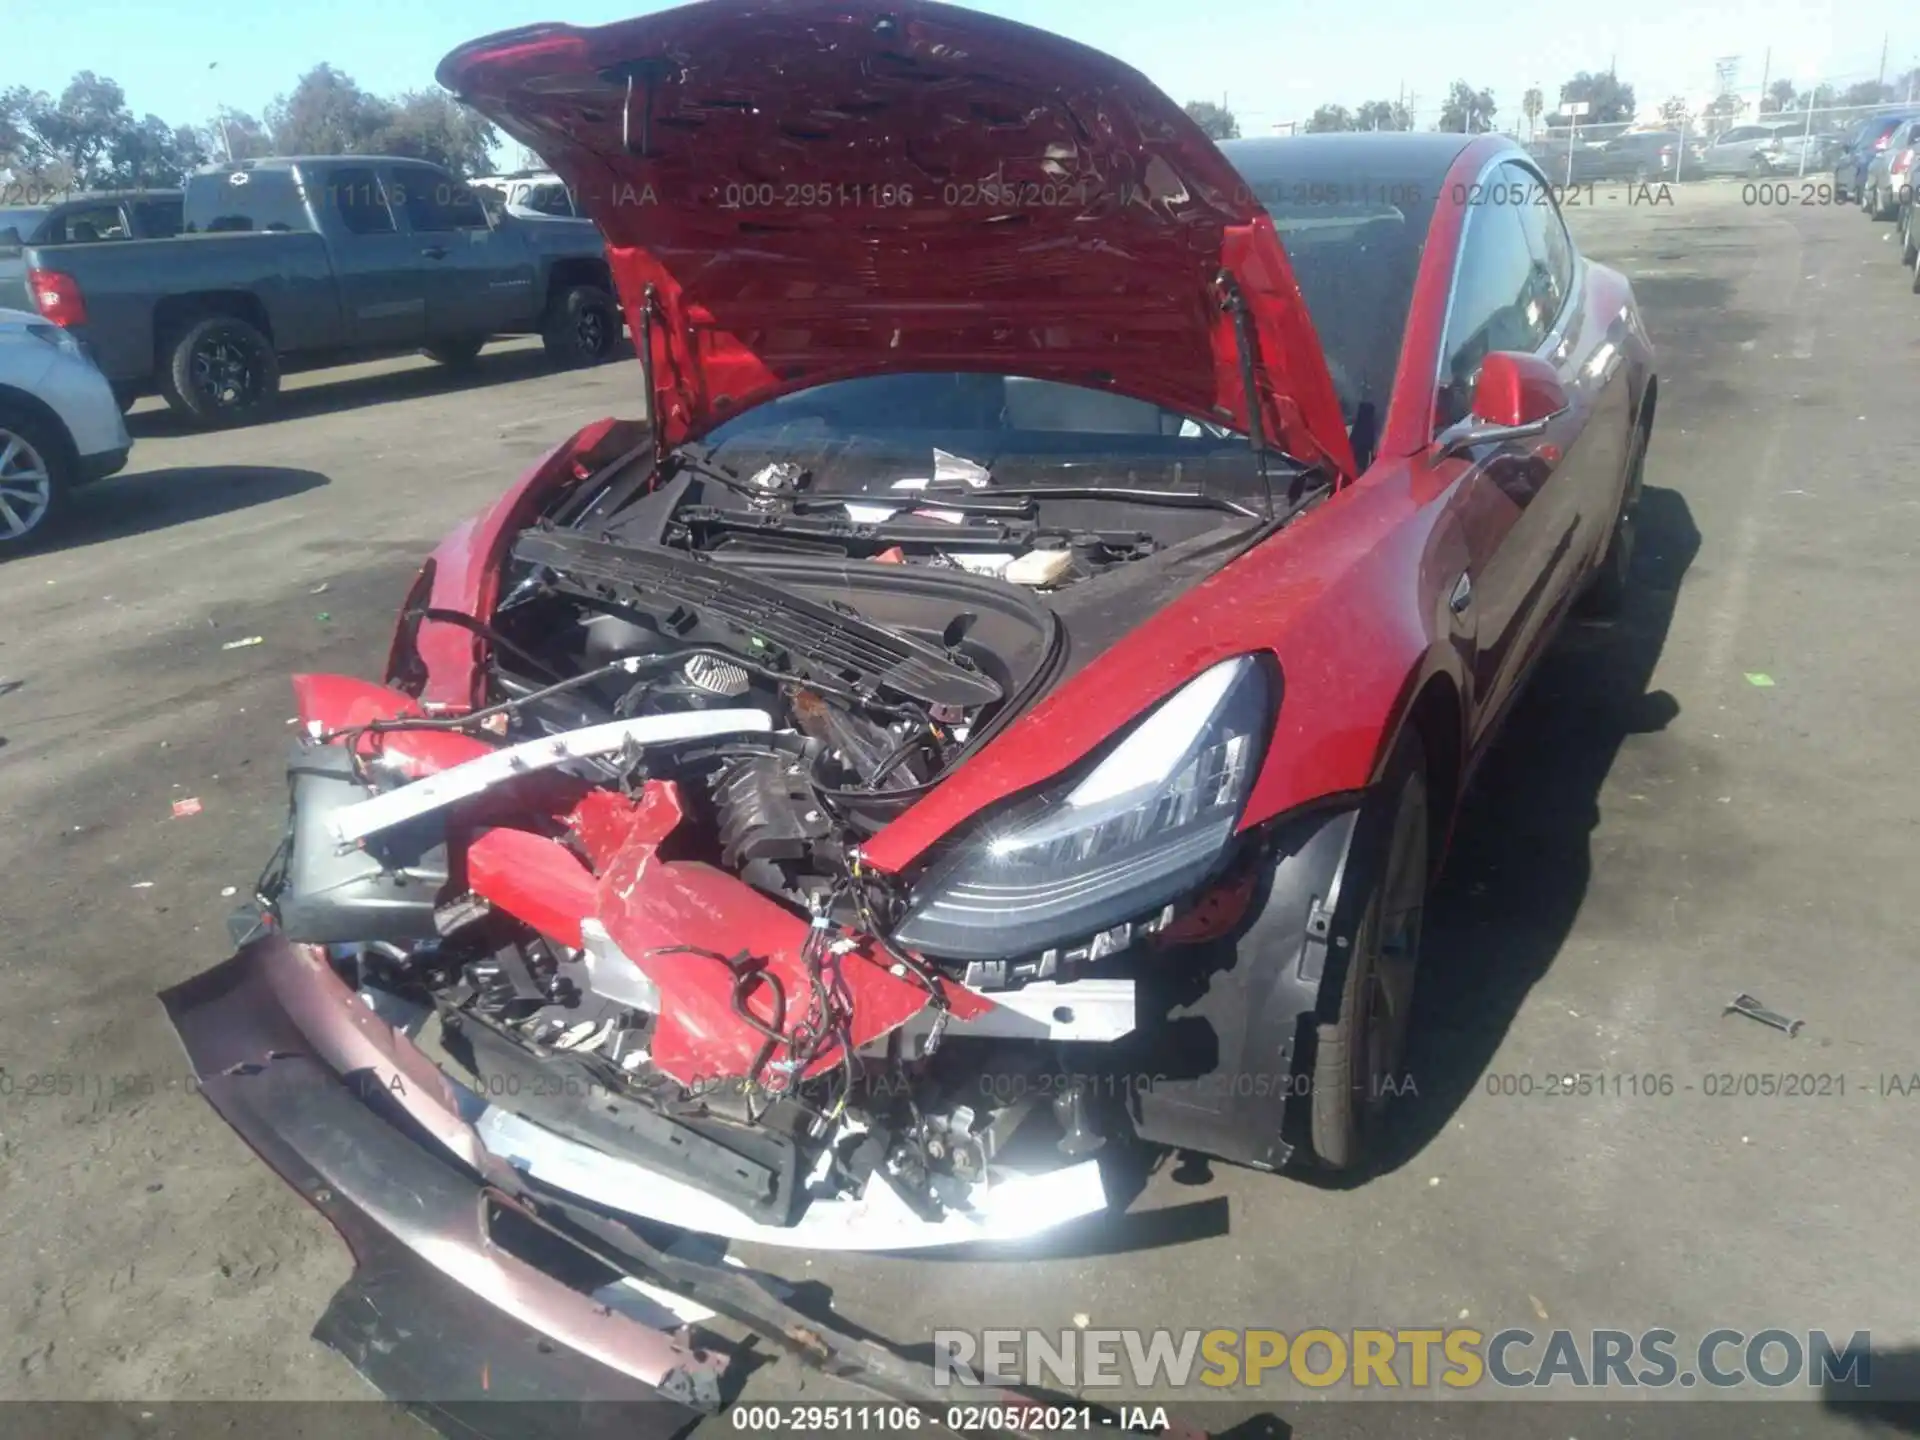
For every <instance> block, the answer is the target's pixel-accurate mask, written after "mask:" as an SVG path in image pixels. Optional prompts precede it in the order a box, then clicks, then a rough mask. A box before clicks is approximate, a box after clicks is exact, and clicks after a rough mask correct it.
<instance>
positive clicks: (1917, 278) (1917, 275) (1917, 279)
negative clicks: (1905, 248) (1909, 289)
mask: <svg viewBox="0 0 1920 1440" xmlns="http://www.w3.org/2000/svg"><path fill="white" fill-rule="evenodd" d="M1913 293H1914V294H1916V295H1920V257H1916V258H1915V260H1914V262H1913Z"/></svg>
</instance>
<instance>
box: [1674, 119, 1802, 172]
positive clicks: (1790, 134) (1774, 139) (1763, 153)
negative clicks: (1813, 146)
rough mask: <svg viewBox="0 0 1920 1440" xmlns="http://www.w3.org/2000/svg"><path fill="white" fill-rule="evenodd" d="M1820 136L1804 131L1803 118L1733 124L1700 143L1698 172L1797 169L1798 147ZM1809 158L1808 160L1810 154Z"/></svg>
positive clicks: (1784, 170) (1798, 159)
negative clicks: (1706, 141)
mask: <svg viewBox="0 0 1920 1440" xmlns="http://www.w3.org/2000/svg"><path fill="white" fill-rule="evenodd" d="M1819 138H1820V137H1819V136H1817V135H1816V136H1812V137H1809V136H1808V135H1807V133H1806V122H1805V121H1796V120H1777V121H1773V122H1770V123H1760V124H1753V125H1736V126H1734V127H1733V128H1732V129H1731V130H1728V131H1727V132H1725V133H1724V134H1722V135H1720V136H1717V137H1716V138H1715V139H1713V140H1711V141H1709V142H1708V143H1707V144H1706V145H1704V146H1702V147H1701V150H1700V171H1699V173H1701V174H1703V175H1750V176H1761V175H1783V174H1794V173H1798V171H1799V170H1800V168H1801V167H1800V154H1801V151H1802V150H1803V149H1805V148H1806V147H1807V146H1808V144H1809V143H1810V141H1811V140H1813V139H1819ZM1809 159H1810V161H1811V156H1810V157H1809ZM1821 168H1823V169H1824V168H1825V167H1824V166H1822V167H1821Z"/></svg>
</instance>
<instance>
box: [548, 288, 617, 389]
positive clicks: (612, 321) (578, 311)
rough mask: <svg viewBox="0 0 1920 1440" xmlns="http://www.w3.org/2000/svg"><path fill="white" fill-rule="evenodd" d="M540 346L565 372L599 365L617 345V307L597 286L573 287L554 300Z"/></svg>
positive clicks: (611, 298) (610, 297)
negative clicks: (545, 348) (585, 366)
mask: <svg viewBox="0 0 1920 1440" xmlns="http://www.w3.org/2000/svg"><path fill="white" fill-rule="evenodd" d="M540 342H541V343H542V344H543V345H545V346H546V347H547V356H548V358H549V359H551V360H552V361H553V363H554V364H556V365H559V366H561V367H562V368H564V369H574V368H577V367H580V366H584V365H598V364H600V363H601V362H602V361H603V360H606V359H608V358H609V357H610V356H611V355H612V354H613V349H614V346H616V345H618V344H619V343H620V306H619V305H618V304H617V303H615V301H614V298H613V296H611V295H609V294H608V293H607V292H606V291H604V290H602V289H601V288H600V287H599V286H597V285H572V286H569V287H568V288H567V289H565V290H562V291H561V292H560V293H559V294H558V295H555V296H554V297H553V303H552V305H550V306H549V307H548V309H547V323H546V325H545V326H544V327H543V328H542V329H541V332H540Z"/></svg>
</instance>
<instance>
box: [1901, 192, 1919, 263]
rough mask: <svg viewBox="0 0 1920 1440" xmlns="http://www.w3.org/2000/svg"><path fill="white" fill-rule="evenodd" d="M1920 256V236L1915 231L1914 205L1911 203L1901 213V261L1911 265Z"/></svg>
mask: <svg viewBox="0 0 1920 1440" xmlns="http://www.w3.org/2000/svg"><path fill="white" fill-rule="evenodd" d="M1916 258H1920V236H1916V235H1915V234H1914V233H1913V206H1911V205H1909V206H1907V208H1906V209H1905V210H1903V211H1902V212H1901V214H1900V263H1901V264H1902V265H1908V266H1911V265H1912V264H1913V262H1914V260H1915V259H1916Z"/></svg>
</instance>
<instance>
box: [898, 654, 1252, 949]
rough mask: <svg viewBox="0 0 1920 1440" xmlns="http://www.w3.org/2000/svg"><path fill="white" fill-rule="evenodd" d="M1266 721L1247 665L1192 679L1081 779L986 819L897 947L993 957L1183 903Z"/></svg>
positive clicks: (1248, 659)
mask: <svg viewBox="0 0 1920 1440" xmlns="http://www.w3.org/2000/svg"><path fill="white" fill-rule="evenodd" d="M1272 709H1273V707H1272V697H1271V695H1270V694H1269V687H1268V682H1267V673H1266V670H1265V668H1264V667H1263V666H1262V665H1261V663H1260V662H1259V661H1258V660H1257V659H1255V658H1254V657H1253V656H1251V655H1242V656H1239V657H1237V658H1235V659H1232V660H1228V661H1224V662H1222V663H1221V664H1219V665H1216V666H1214V667H1213V668H1212V669H1211V670H1208V671H1206V672H1205V673H1204V674H1202V675H1200V676H1198V677H1197V678H1195V679H1194V680H1192V681H1189V682H1188V683H1187V684H1186V685H1185V686H1184V687H1182V688H1181V689H1179V690H1177V691H1175V692H1174V693H1173V694H1172V695H1171V696H1169V697H1168V698H1167V699H1166V700H1164V701H1162V702H1161V703H1160V705H1159V706H1158V707H1157V708H1156V709H1154V710H1152V711H1151V712H1149V713H1148V714H1147V716H1146V717H1145V718H1144V719H1142V720H1141V721H1140V722H1139V723H1138V724H1136V725H1135V726H1134V727H1133V729H1132V730H1130V731H1129V732H1128V733H1127V735H1126V737H1125V738H1124V739H1123V740H1121V742H1120V743H1119V744H1118V745H1117V746H1115V747H1114V749H1113V750H1112V751H1111V752H1110V753H1109V754H1108V755H1107V757H1106V758H1105V759H1104V760H1102V761H1101V762H1100V763H1099V764H1097V765H1096V766H1095V767H1094V768H1093V769H1092V770H1091V771H1090V772H1088V773H1087V774H1086V776H1085V777H1084V778H1081V779H1079V780H1078V781H1076V782H1072V783H1070V784H1067V785H1064V786H1061V787H1059V788H1056V789H1053V790H1051V791H1048V792H1046V793H1044V794H1042V795H1040V796H1038V797H1036V798H1034V799H1032V800H1029V801H1027V802H1025V803H1023V804H1021V805H1020V806H1018V807H1016V808H1015V809H1014V810H1013V811H1012V812H1011V813H1009V814H1007V815H1004V816H1002V817H999V818H997V819H995V820H990V821H988V822H987V823H985V824H983V825H982V826H981V827H980V828H979V830H978V831H977V833H976V834H974V835H973V836H971V837H969V838H968V839H967V840H965V841H964V842H962V844H961V845H960V846H959V848H958V849H957V850H956V851H955V852H954V853H953V854H951V855H949V856H948V857H947V858H946V859H945V860H943V861H941V862H939V863H938V864H937V865H936V866H935V867H934V868H933V869H932V870H931V871H930V872H929V873H928V875H927V876H926V878H925V879H924V880H923V881H922V882H921V883H920V884H919V885H918V886H916V887H915V889H914V894H913V903H912V906H911V908H910V909H909V910H908V912H907V917H906V919H905V921H904V922H903V923H902V924H901V926H900V928H899V929H898V930H897V931H896V932H895V934H894V939H895V940H897V941H898V942H899V943H900V944H902V945H906V946H909V947H911V948H913V949H915V950H920V951H923V952H924V953H926V954H928V955H938V956H944V957H951V958H953V959H956V960H994V959H1004V958H1007V957H1010V956H1014V955H1022V954H1028V953H1031V952H1033V951H1037V950H1044V949H1046V948H1048V947H1050V946H1054V945H1058V944H1060V943H1061V942H1062V941H1068V940H1074V939H1078V938H1081V937H1084V936H1088V935H1091V934H1094V933H1095V932H1097V931H1100V930H1104V929H1107V928H1109V927H1111V926H1113V925H1116V924H1118V923H1120V922H1121V921H1123V920H1127V919H1131V918H1133V917H1135V916H1140V915H1145V914H1148V913H1150V912H1152V911H1154V910H1158V909H1159V908H1161V907H1162V906H1164V905H1165V904H1166V903H1167V902H1168V901H1170V900H1174V899H1177V898H1179V897H1180V896H1181V895H1183V894H1186V893H1187V892H1188V891H1190V890H1192V889H1193V888H1194V887H1195V886H1197V885H1199V884H1200V883H1201V882H1202V881H1204V880H1205V879H1206V878H1207V877H1208V875H1209V874H1211V873H1212V872H1213V871H1214V869H1215V868H1216V867H1217V866H1218V865H1219V863H1220V860H1221V858H1222V856H1223V855H1224V854H1225V852H1226V850H1227V845H1228V842H1229V841H1231V840H1232V838H1233V833H1234V831H1235V829H1236V828H1237V827H1238V826H1239V823H1240V812H1241V810H1242V809H1243V808H1244V807H1245V805H1246V800H1247V792H1248V791H1250V790H1251V789H1252V788H1253V779H1254V775H1255V773H1256V772H1257V770H1258V769H1259V765H1260V760H1261V756H1262V754H1263V753H1264V750H1265V746H1266V737H1267V734H1268V731H1269V729H1270V727H1271V725H1272V718H1273V715H1272Z"/></svg>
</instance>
